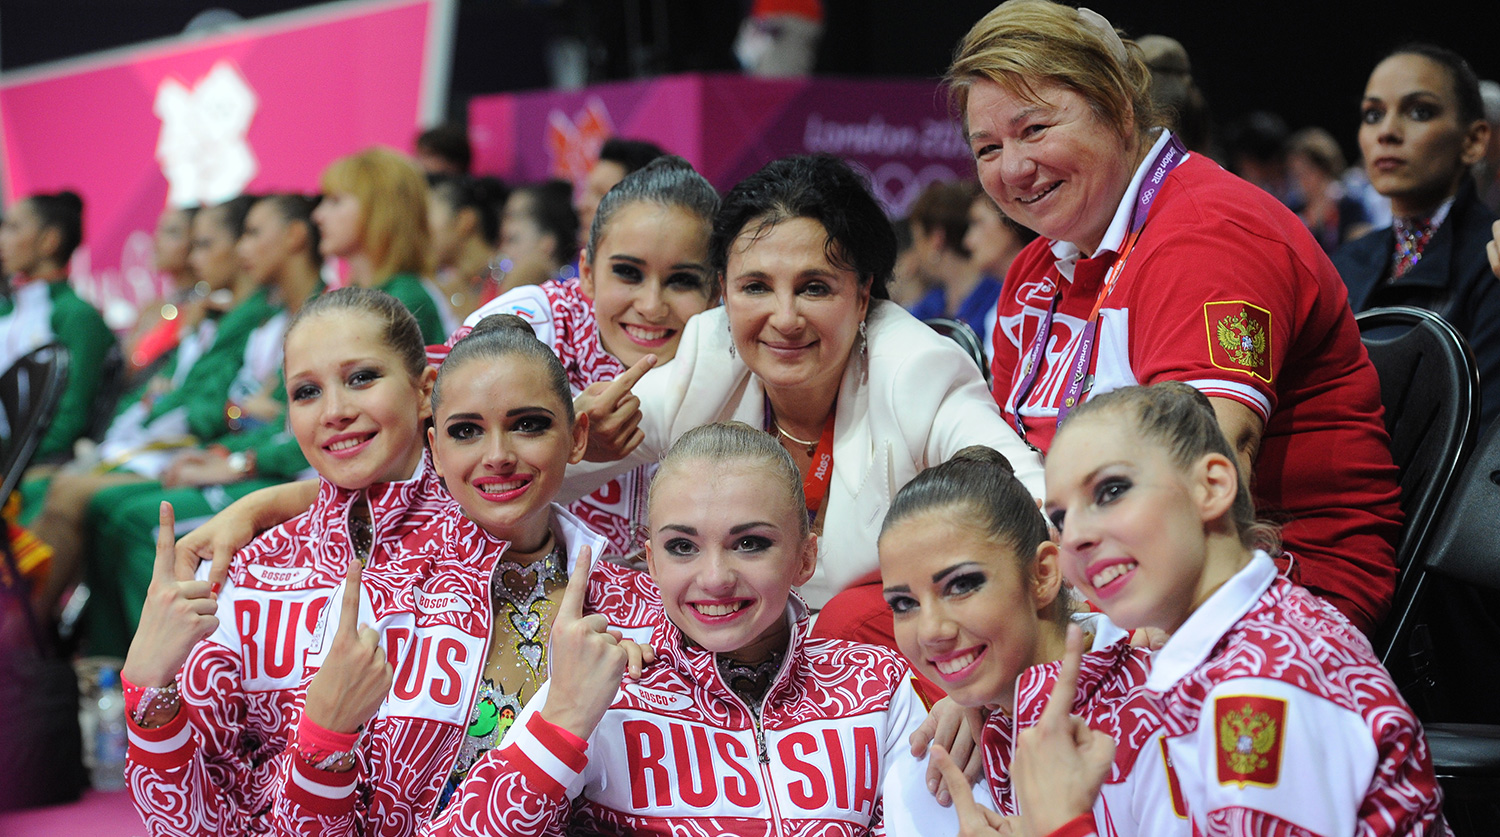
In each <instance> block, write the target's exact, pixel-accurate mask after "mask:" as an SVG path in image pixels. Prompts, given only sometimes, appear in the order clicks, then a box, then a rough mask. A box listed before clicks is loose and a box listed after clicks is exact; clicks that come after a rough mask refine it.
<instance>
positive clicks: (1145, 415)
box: [1059, 381, 1281, 555]
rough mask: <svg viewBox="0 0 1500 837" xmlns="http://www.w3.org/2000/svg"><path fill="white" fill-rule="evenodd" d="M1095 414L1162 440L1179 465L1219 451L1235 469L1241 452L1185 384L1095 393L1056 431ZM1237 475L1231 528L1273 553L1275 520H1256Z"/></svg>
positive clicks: (1204, 400) (1249, 544)
mask: <svg viewBox="0 0 1500 837" xmlns="http://www.w3.org/2000/svg"><path fill="white" fill-rule="evenodd" d="M1094 415H1098V416H1100V417H1104V416H1110V417H1113V418H1115V419H1124V420H1126V421H1129V422H1130V425H1131V426H1132V427H1133V428H1134V429H1135V430H1136V431H1137V432H1138V433H1140V434H1141V436H1142V437H1144V438H1146V439H1148V440H1150V441H1153V442H1155V443H1157V444H1159V445H1161V446H1162V447H1163V448H1164V449H1165V450H1166V452H1167V455H1168V456H1169V457H1170V458H1171V460H1172V462H1173V464H1175V465H1176V466H1177V467H1178V468H1182V469H1186V468H1188V467H1191V466H1192V464H1193V463H1194V462H1197V461H1198V460H1199V459H1200V458H1202V457H1204V456H1206V455H1208V454H1210V453H1217V454H1219V455H1220V456H1223V457H1224V458H1225V459H1228V460H1229V461H1230V462H1231V463H1232V464H1233V465H1234V468H1235V471H1236V472H1237V473H1238V471H1239V467H1240V460H1239V457H1238V456H1237V455H1235V452H1234V448H1232V447H1231V446H1230V444H1229V440H1228V439H1225V438H1224V431H1223V430H1222V429H1221V428H1220V427H1219V419H1218V416H1217V415H1216V414H1215V413H1214V407H1213V404H1211V403H1209V400H1208V396H1206V395H1204V394H1203V393H1201V392H1199V391H1198V390H1196V389H1194V388H1193V387H1190V386H1188V385H1187V384H1184V383H1181V382H1179V381H1163V382H1162V383H1159V384H1152V385H1151V386H1134V387H1124V388H1122V389H1117V390H1113V391H1111V392H1107V393H1105V394H1103V395H1098V396H1094V397H1092V398H1090V399H1088V400H1087V401H1085V402H1083V403H1082V404H1080V405H1078V406H1077V407H1075V408H1074V409H1073V410H1072V411H1071V412H1069V413H1068V417H1067V418H1066V419H1064V420H1063V423H1062V427H1060V428H1059V432H1061V431H1062V430H1063V429H1066V428H1067V426H1068V425H1069V424H1071V423H1072V422H1073V421H1074V420H1075V419H1077V418H1078V417H1080V416H1094ZM1238 476H1239V478H1238V480H1237V482H1238V483H1239V487H1238V489H1237V490H1236V492H1235V496H1234V505H1233V506H1232V507H1231V508H1230V518H1231V520H1230V522H1231V523H1232V524H1233V525H1234V528H1235V534H1236V535H1238V536H1239V539H1240V544H1241V545H1243V546H1244V547H1245V548H1246V549H1263V550H1265V551H1266V552H1268V553H1270V554H1271V555H1276V554H1277V553H1279V552H1280V551H1281V538H1280V535H1279V533H1278V531H1277V529H1276V527H1275V526H1273V525H1271V524H1269V523H1262V522H1260V521H1258V520H1256V518H1255V501H1254V499H1253V498H1252V497H1251V496H1250V489H1249V482H1248V480H1247V477H1246V475H1245V474H1239V475H1238Z"/></svg>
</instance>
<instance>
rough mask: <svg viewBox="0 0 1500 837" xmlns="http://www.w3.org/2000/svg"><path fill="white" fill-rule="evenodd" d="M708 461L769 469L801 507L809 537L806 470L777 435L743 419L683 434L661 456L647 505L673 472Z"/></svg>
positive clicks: (800, 516)
mask: <svg viewBox="0 0 1500 837" xmlns="http://www.w3.org/2000/svg"><path fill="white" fill-rule="evenodd" d="M704 462H714V463H730V462H733V463H736V465H738V464H739V463H746V464H750V465H759V466H761V467H763V468H765V469H766V471H767V472H768V473H770V474H771V475H772V476H774V477H776V478H777V479H778V480H779V481H780V482H781V483H782V487H783V488H785V489H786V493H787V499H788V500H790V501H791V502H792V508H794V509H796V510H797V519H798V521H799V522H800V523H801V526H800V527H799V529H800V532H801V534H802V537H804V538H806V537H807V532H808V528H809V527H808V520H807V515H806V514H805V513H803V510H804V509H806V508H807V498H806V496H805V495H804V494H803V493H802V473H801V472H800V471H798V470H797V463H796V462H793V461H792V455H791V454H789V453H787V452H786V448H784V447H782V446H781V443H779V442H777V441H776V438H775V437H774V436H772V435H771V434H769V433H766V432H765V431H763V430H757V429H755V428H754V427H751V426H750V425H748V424H745V423H744V422H742V421H725V422H718V423H716V424H705V425H701V426H698V427H694V428H693V429H692V430H689V431H688V432H686V433H684V434H682V435H681V436H679V437H678V438H677V441H675V442H673V443H672V447H671V449H670V450H668V451H667V453H666V455H665V456H663V457H662V458H661V466H660V467H658V468H657V470H656V476H654V477H652V478H651V490H650V492H649V494H648V495H647V499H646V505H647V507H648V508H649V507H650V506H653V505H655V503H656V489H657V487H658V486H660V485H661V483H662V480H664V479H666V475H667V474H668V473H669V472H676V471H678V470H680V469H681V468H683V467H686V466H687V465H688V464H689V463H693V464H694V465H698V466H701V463H704ZM700 472H701V467H699V468H694V469H690V470H688V471H687V472H686V473H688V474H697V473H700Z"/></svg>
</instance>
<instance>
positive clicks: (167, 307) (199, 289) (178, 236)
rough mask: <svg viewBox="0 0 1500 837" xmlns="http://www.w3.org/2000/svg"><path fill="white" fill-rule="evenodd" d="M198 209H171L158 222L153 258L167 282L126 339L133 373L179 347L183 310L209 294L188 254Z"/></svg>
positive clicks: (139, 314)
mask: <svg viewBox="0 0 1500 837" xmlns="http://www.w3.org/2000/svg"><path fill="white" fill-rule="evenodd" d="M197 212H198V208H197V207H196V206H190V207H186V208H182V209H179V208H177V207H170V206H169V207H167V208H166V210H164V211H163V212H162V214H161V217H159V218H158V219H157V220H156V234H155V235H154V236H152V239H151V256H152V261H153V262H154V266H155V267H156V272H157V273H160V274H161V275H162V278H164V279H166V280H167V286H166V288H165V289H164V290H165V293H163V294H162V296H161V298H160V299H153V300H149V301H147V302H146V303H145V304H144V305H142V306H141V308H140V311H139V313H138V314H137V316H136V320H135V325H134V326H133V327H132V328H131V330H130V334H129V336H128V337H127V338H126V339H125V357H126V358H127V359H129V361H130V366H131V368H132V369H133V370H140V369H142V368H144V367H146V366H147V365H149V364H150V363H151V362H152V361H154V360H156V359H157V358H159V357H161V356H162V355H163V354H165V353H166V352H168V351H170V350H171V349H173V348H174V347H175V346H176V345H177V340H178V336H179V334H180V326H181V321H180V319H179V318H180V317H181V314H182V307H183V306H184V305H186V304H188V303H190V302H192V301H195V300H197V299H201V298H203V297H204V296H205V295H207V293H208V288H207V286H206V285H202V284H201V283H200V282H199V281H198V279H197V277H195V276H194V275H193V266H192V265H191V264H189V263H188V251H189V250H190V249H191V248H192V243H193V216H194V215H195V214H197Z"/></svg>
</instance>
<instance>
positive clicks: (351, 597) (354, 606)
mask: <svg viewBox="0 0 1500 837" xmlns="http://www.w3.org/2000/svg"><path fill="white" fill-rule="evenodd" d="M364 573H365V565H364V564H361V563H360V562H359V559H358V558H350V559H349V572H348V573H347V574H346V575H345V576H344V606H343V609H342V610H341V611H340V612H339V633H341V634H347V635H349V636H357V635H358V632H359V600H360V594H361V592H362V591H361V590H360V589H359V588H360V584H361V581H362V580H363V579H364Z"/></svg>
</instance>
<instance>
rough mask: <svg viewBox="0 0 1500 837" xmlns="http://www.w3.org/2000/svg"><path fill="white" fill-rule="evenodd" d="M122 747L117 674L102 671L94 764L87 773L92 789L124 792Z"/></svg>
mask: <svg viewBox="0 0 1500 837" xmlns="http://www.w3.org/2000/svg"><path fill="white" fill-rule="evenodd" d="M125 747H126V736H125V695H124V694H123V693H122V692H121V691H120V673H119V672H117V671H115V670H114V669H112V668H102V669H100V670H99V700H98V702H97V703H96V704H95V712H94V765H93V768H92V769H91V771H90V778H91V780H92V783H93V785H94V790H100V791H117V790H122V789H124V787H125Z"/></svg>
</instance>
